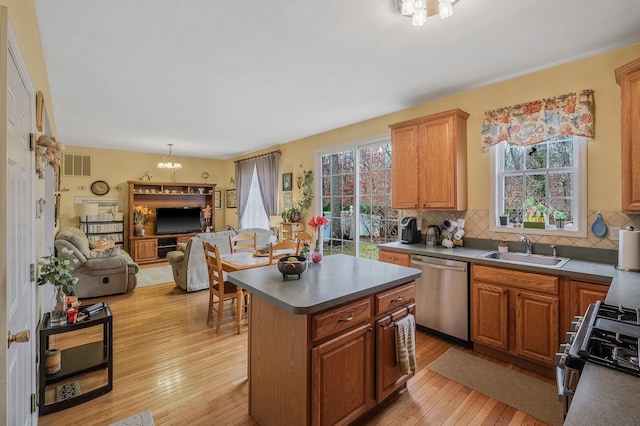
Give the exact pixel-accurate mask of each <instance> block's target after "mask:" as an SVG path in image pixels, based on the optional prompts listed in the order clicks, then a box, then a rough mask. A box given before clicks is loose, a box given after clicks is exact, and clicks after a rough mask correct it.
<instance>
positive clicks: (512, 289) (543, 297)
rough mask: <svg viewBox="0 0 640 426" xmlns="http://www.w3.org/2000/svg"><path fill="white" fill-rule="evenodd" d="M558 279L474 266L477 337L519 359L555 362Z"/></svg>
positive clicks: (473, 319)
mask: <svg viewBox="0 0 640 426" xmlns="http://www.w3.org/2000/svg"><path fill="white" fill-rule="evenodd" d="M558 281H559V279H558V277H555V276H549V275H542V274H536V273H530V272H521V271H513V270H508V269H502V268H493V267H487V266H481V265H472V267H471V307H472V309H471V339H472V340H473V341H474V342H475V343H480V344H483V345H486V346H489V347H492V348H495V349H498V350H500V351H504V352H506V353H509V354H511V355H515V356H517V357H519V358H524V359H527V360H531V361H535V362H537V363H541V364H545V365H549V366H551V365H554V357H555V353H556V351H557V349H558V344H559V340H558V339H559V326H560V320H559V314H560V311H559V309H560V303H559V300H560V299H559V285H558Z"/></svg>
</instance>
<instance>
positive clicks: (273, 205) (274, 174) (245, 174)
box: [236, 152, 280, 218]
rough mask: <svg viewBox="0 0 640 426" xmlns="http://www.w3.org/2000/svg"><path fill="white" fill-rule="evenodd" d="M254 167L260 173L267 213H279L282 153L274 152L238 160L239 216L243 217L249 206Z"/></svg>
mask: <svg viewBox="0 0 640 426" xmlns="http://www.w3.org/2000/svg"><path fill="white" fill-rule="evenodd" d="M254 167H255V168H256V172H257V175H258V182H259V183H260V194H261V195H262V203H263V205H264V209H265V211H266V212H267V215H270V216H271V215H276V214H278V211H277V210H278V170H280V153H279V152H274V153H271V154H265V155H260V156H257V157H252V158H250V159H247V160H240V161H237V162H236V195H237V196H238V218H242V216H243V215H244V212H245V209H246V207H247V200H248V199H249V192H250V190H251V179H252V177H253V169H254Z"/></svg>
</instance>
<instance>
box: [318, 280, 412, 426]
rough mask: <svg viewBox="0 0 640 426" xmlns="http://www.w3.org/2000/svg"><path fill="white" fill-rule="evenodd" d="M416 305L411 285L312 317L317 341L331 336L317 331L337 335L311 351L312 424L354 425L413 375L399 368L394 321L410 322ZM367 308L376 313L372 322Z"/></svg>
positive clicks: (371, 316)
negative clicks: (407, 320) (364, 308)
mask: <svg viewBox="0 0 640 426" xmlns="http://www.w3.org/2000/svg"><path fill="white" fill-rule="evenodd" d="M414 301H415V283H413V282H411V283H409V284H405V285H402V286H398V287H395V288H393V289H390V290H387V291H384V292H381V293H377V294H375V295H373V296H371V297H367V298H365V299H360V300H358V301H356V302H352V303H350V304H347V305H344V306H341V307H337V308H334V309H330V310H328V311H325V312H322V313H319V314H316V315H314V316H313V317H312V320H311V328H312V332H311V334H312V336H326V332H323V331H316V328H322V329H323V330H334V333H333V336H334V337H333V338H331V339H330V340H329V341H327V342H325V343H321V344H318V345H316V346H314V347H313V349H312V350H311V353H312V357H311V372H312V378H311V386H312V398H311V400H312V401H313V402H312V412H311V413H312V424H314V425H334V424H349V423H351V422H353V421H354V420H355V419H357V418H358V417H360V416H361V415H362V414H364V413H366V412H367V411H369V410H370V409H371V408H373V407H374V406H375V404H376V403H380V402H382V401H383V400H385V399H386V398H387V397H388V396H389V395H391V394H392V393H394V392H395V391H396V390H398V389H399V388H400V387H402V386H403V385H404V384H405V383H406V382H407V380H409V378H411V377H412V376H413V372H410V373H408V374H403V373H402V372H401V371H400V369H399V367H398V365H397V363H396V352H395V331H394V324H393V321H398V320H400V319H401V318H403V317H405V316H406V315H407V314H408V313H409V312H410V310H412V309H413V307H411V308H410V307H409V306H412V304H413V302H414ZM365 306H367V307H368V306H371V307H372V308H373V311H372V310H369V311H368V312H367V314H368V315H369V317H368V318H365V316H364V311H363V307H365ZM390 314H391V315H390ZM372 318H375V320H376V321H375V323H374V322H373V321H372V320H371V319H372ZM351 322H353V324H354V325H349V324H350V323H351ZM359 322H362V325H361V326H359V327H357V328H355V329H353V327H354V326H355V324H358V323H359ZM331 324H333V325H331ZM374 324H375V333H373V331H374ZM347 330H349V331H347ZM314 340H315V339H314Z"/></svg>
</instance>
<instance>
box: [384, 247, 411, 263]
mask: <svg viewBox="0 0 640 426" xmlns="http://www.w3.org/2000/svg"><path fill="white" fill-rule="evenodd" d="M378 260H379V261H381V262H387V263H394V264H396V265H400V266H411V255H410V254H409V253H398V252H395V251H389V250H379V251H378Z"/></svg>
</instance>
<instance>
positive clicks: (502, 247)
mask: <svg viewBox="0 0 640 426" xmlns="http://www.w3.org/2000/svg"><path fill="white" fill-rule="evenodd" d="M498 251H499V252H500V253H506V252H508V251H509V246H508V245H507V240H502V241H500V244H498Z"/></svg>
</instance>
